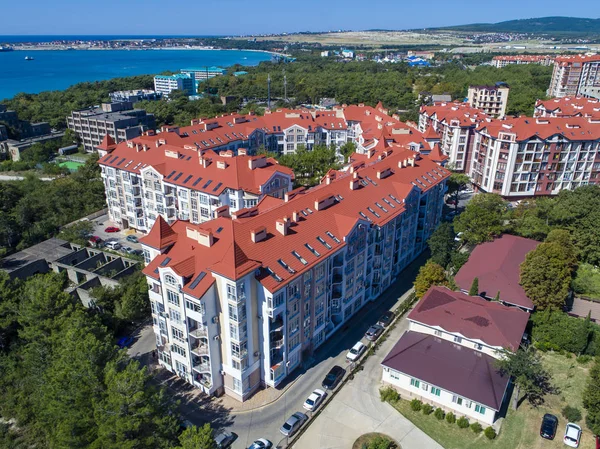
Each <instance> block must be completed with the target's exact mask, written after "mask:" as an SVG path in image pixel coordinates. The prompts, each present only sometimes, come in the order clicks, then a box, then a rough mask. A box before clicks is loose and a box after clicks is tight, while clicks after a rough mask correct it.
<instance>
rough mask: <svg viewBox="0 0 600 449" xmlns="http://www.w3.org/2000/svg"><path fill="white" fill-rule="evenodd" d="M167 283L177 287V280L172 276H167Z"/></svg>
mask: <svg viewBox="0 0 600 449" xmlns="http://www.w3.org/2000/svg"><path fill="white" fill-rule="evenodd" d="M165 282H166V283H167V284H169V285H177V279H175V278H174V277H173V276H171V275H170V274H166V275H165Z"/></svg>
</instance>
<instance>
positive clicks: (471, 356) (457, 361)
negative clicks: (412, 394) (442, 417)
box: [381, 331, 509, 411]
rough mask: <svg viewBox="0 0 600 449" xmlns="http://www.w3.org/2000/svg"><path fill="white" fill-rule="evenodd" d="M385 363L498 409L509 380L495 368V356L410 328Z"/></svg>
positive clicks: (394, 368)
mask: <svg viewBox="0 0 600 449" xmlns="http://www.w3.org/2000/svg"><path fill="white" fill-rule="evenodd" d="M381 364H382V365H383V366H385V367H388V368H391V369H393V370H395V371H399V372H401V373H403V374H406V375H407V376H410V377H413V378H415V379H418V380H420V381H422V382H426V383H428V384H431V385H434V386H436V387H439V388H442V389H444V390H446V391H449V392H451V393H454V394H456V395H458V396H461V397H463V398H465V399H468V400H471V401H474V402H476V403H478V404H481V405H484V406H486V407H489V408H491V409H493V410H496V411H498V410H500V407H501V406H502V399H503V397H504V392H505V391H506V387H507V386H508V381H509V378H508V376H502V375H501V374H500V373H499V372H498V370H497V369H496V368H495V359H494V358H493V357H490V356H489V355H487V354H483V353H481V352H478V351H475V350H473V349H469V348H467V347H465V346H460V345H457V344H455V343H452V342H450V341H447V340H442V339H440V338H437V337H434V336H433V335H427V334H420V333H417V332H410V331H409V332H406V333H405V334H404V335H403V336H402V337H401V338H400V340H399V341H398V343H396V346H394V348H393V349H392V350H391V351H390V353H389V354H388V355H387V356H386V358H385V359H384V360H383V362H381Z"/></svg>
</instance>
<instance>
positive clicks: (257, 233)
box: [250, 226, 267, 243]
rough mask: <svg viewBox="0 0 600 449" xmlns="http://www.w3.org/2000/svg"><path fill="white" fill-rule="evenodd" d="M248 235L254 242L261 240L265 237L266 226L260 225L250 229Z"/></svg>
mask: <svg viewBox="0 0 600 449" xmlns="http://www.w3.org/2000/svg"><path fill="white" fill-rule="evenodd" d="M250 237H251V238H252V241H253V242H254V243H258V242H262V241H263V240H264V239H266V238H267V228H265V227H264V226H261V227H260V228H256V229H253V230H252V231H250Z"/></svg>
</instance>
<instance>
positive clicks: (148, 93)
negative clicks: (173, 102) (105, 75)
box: [108, 89, 160, 103]
mask: <svg viewBox="0 0 600 449" xmlns="http://www.w3.org/2000/svg"><path fill="white" fill-rule="evenodd" d="M108 96H109V97H110V100H111V101H113V102H117V101H130V102H132V103H137V102H139V101H144V100H158V99H160V94H157V93H156V92H155V91H153V90H150V89H136V90H118V91H115V92H111V93H109V94H108Z"/></svg>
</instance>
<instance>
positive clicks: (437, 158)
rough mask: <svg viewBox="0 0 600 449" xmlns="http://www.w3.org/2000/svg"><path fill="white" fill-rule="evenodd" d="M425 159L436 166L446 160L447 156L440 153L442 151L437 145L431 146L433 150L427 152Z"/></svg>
mask: <svg viewBox="0 0 600 449" xmlns="http://www.w3.org/2000/svg"><path fill="white" fill-rule="evenodd" d="M427 157H428V158H429V159H431V160H432V161H433V162H437V163H438V164H441V163H442V162H444V161H447V160H448V156H446V155H445V154H444V153H442V149H441V148H440V145H439V144H436V145H434V146H433V149H432V150H431V151H430V152H429V154H428V155H427Z"/></svg>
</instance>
